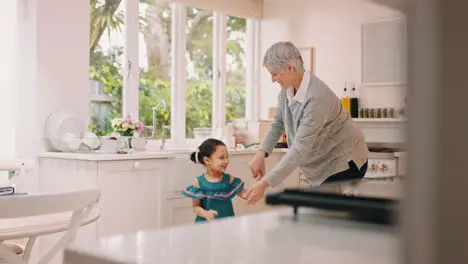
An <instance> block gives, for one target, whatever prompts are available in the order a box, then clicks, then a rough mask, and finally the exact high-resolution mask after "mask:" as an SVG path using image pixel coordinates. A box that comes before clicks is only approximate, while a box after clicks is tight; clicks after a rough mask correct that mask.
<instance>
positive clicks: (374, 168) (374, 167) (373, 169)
mask: <svg viewBox="0 0 468 264" xmlns="http://www.w3.org/2000/svg"><path fill="white" fill-rule="evenodd" d="M369 169H370V170H371V171H377V165H376V164H375V163H372V164H371V165H370V167H369Z"/></svg>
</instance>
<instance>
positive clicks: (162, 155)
mask: <svg viewBox="0 0 468 264" xmlns="http://www.w3.org/2000/svg"><path fill="white" fill-rule="evenodd" d="M192 151H194V150H193V149H178V148H173V149H171V148H169V149H166V150H144V151H132V152H131V153H128V154H107V153H99V152H92V153H87V152H82V153H80V152H76V153H72V152H69V153H67V152H44V153H42V154H41V155H39V157H40V158H56V159H74V160H91V161H110V160H135V159H170V158H175V157H178V156H186V155H188V154H189V153H191V152H192ZM256 151H257V149H254V148H252V149H250V148H249V149H242V150H235V149H230V150H229V153H230V154H231V155H245V154H254V153H255V152H256ZM286 151H287V149H275V150H274V151H273V152H286Z"/></svg>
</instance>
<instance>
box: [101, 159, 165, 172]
mask: <svg viewBox="0 0 468 264" xmlns="http://www.w3.org/2000/svg"><path fill="white" fill-rule="evenodd" d="M169 162H170V160H168V159H137V160H116V161H100V162H99V165H98V169H99V171H135V170H137V171H138V170H159V169H162V168H164V167H165V164H166V165H167V164H168V163H169Z"/></svg>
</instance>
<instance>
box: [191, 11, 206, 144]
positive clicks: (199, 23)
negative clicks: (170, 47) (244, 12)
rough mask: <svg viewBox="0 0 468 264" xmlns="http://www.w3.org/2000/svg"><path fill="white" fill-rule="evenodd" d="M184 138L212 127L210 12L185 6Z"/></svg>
mask: <svg viewBox="0 0 468 264" xmlns="http://www.w3.org/2000/svg"><path fill="white" fill-rule="evenodd" d="M186 35H187V41H186V43H187V44H186V45H187V46H186V55H185V56H186V60H187V76H186V80H187V81H186V105H187V106H186V112H185V113H186V118H185V120H186V121H185V132H186V138H193V137H194V129H195V128H210V127H212V125H211V124H212V114H211V113H212V101H213V100H212V99H213V97H212V94H213V93H212V92H213V89H212V87H213V85H212V83H213V12H211V11H206V10H201V9H197V8H192V7H187V26H186Z"/></svg>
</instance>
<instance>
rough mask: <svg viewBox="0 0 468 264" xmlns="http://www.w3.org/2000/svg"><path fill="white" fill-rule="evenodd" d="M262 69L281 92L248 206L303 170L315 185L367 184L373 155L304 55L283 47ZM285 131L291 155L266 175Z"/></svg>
mask: <svg viewBox="0 0 468 264" xmlns="http://www.w3.org/2000/svg"><path fill="white" fill-rule="evenodd" d="M263 66H264V67H265V68H266V69H267V70H268V72H269V73H270V74H271V79H272V81H273V82H276V83H278V84H279V85H280V86H281V88H282V89H281V92H280V93H279V96H278V105H277V110H276V115H275V117H274V120H273V122H272V123H271V126H270V128H269V130H268V132H267V134H266V136H265V139H264V140H263V142H262V144H261V147H260V150H259V151H258V152H257V153H256V154H255V156H254V157H253V159H252V160H251V162H250V168H251V170H252V174H253V176H254V177H255V178H256V179H257V182H256V183H255V184H254V185H253V186H252V187H251V188H250V189H249V191H248V192H247V197H248V201H249V202H250V203H255V202H257V201H258V200H260V199H261V198H262V197H263V196H264V194H265V191H266V189H267V188H268V187H274V186H277V185H278V184H280V183H281V182H282V181H283V180H284V179H285V178H286V177H288V175H290V174H291V173H292V172H293V170H294V169H295V168H296V167H298V166H299V167H300V168H301V170H302V171H303V173H304V176H305V177H306V179H307V180H308V182H309V184H310V185H311V186H319V185H321V184H323V183H331V182H337V181H345V180H354V179H362V178H363V177H364V175H365V173H366V171H367V156H368V149H367V146H366V142H365V140H364V135H363V133H362V131H361V130H360V129H359V127H358V126H357V125H356V124H355V123H354V122H353V120H352V119H351V116H350V114H349V113H348V112H347V111H346V110H345V109H344V108H343V106H342V104H341V100H340V99H339V98H338V97H337V96H336V95H335V93H334V92H333V91H332V90H331V89H330V88H329V87H328V86H327V85H326V84H325V83H324V82H323V81H322V80H320V79H319V78H317V76H315V75H314V74H312V73H310V72H307V71H305V70H304V64H303V60H302V57H301V54H300V52H299V50H298V49H297V48H296V47H295V46H294V45H293V44H292V43H291V42H278V43H276V44H274V45H273V46H271V47H270V48H269V49H268V50H267V52H266V54H265V57H264V59H263ZM284 131H285V132H286V137H287V140H288V146H289V150H288V152H287V153H286V155H285V156H284V157H283V159H281V161H280V162H279V163H278V164H277V165H276V166H275V167H274V168H273V169H272V170H271V171H269V172H268V173H267V174H266V175H265V158H267V157H268V155H269V154H270V153H271V152H272V151H273V148H274V147H275V145H276V143H277V142H278V140H279V138H280V136H281V135H282V133H283V132H284ZM239 138H241V136H240V135H239Z"/></svg>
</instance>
